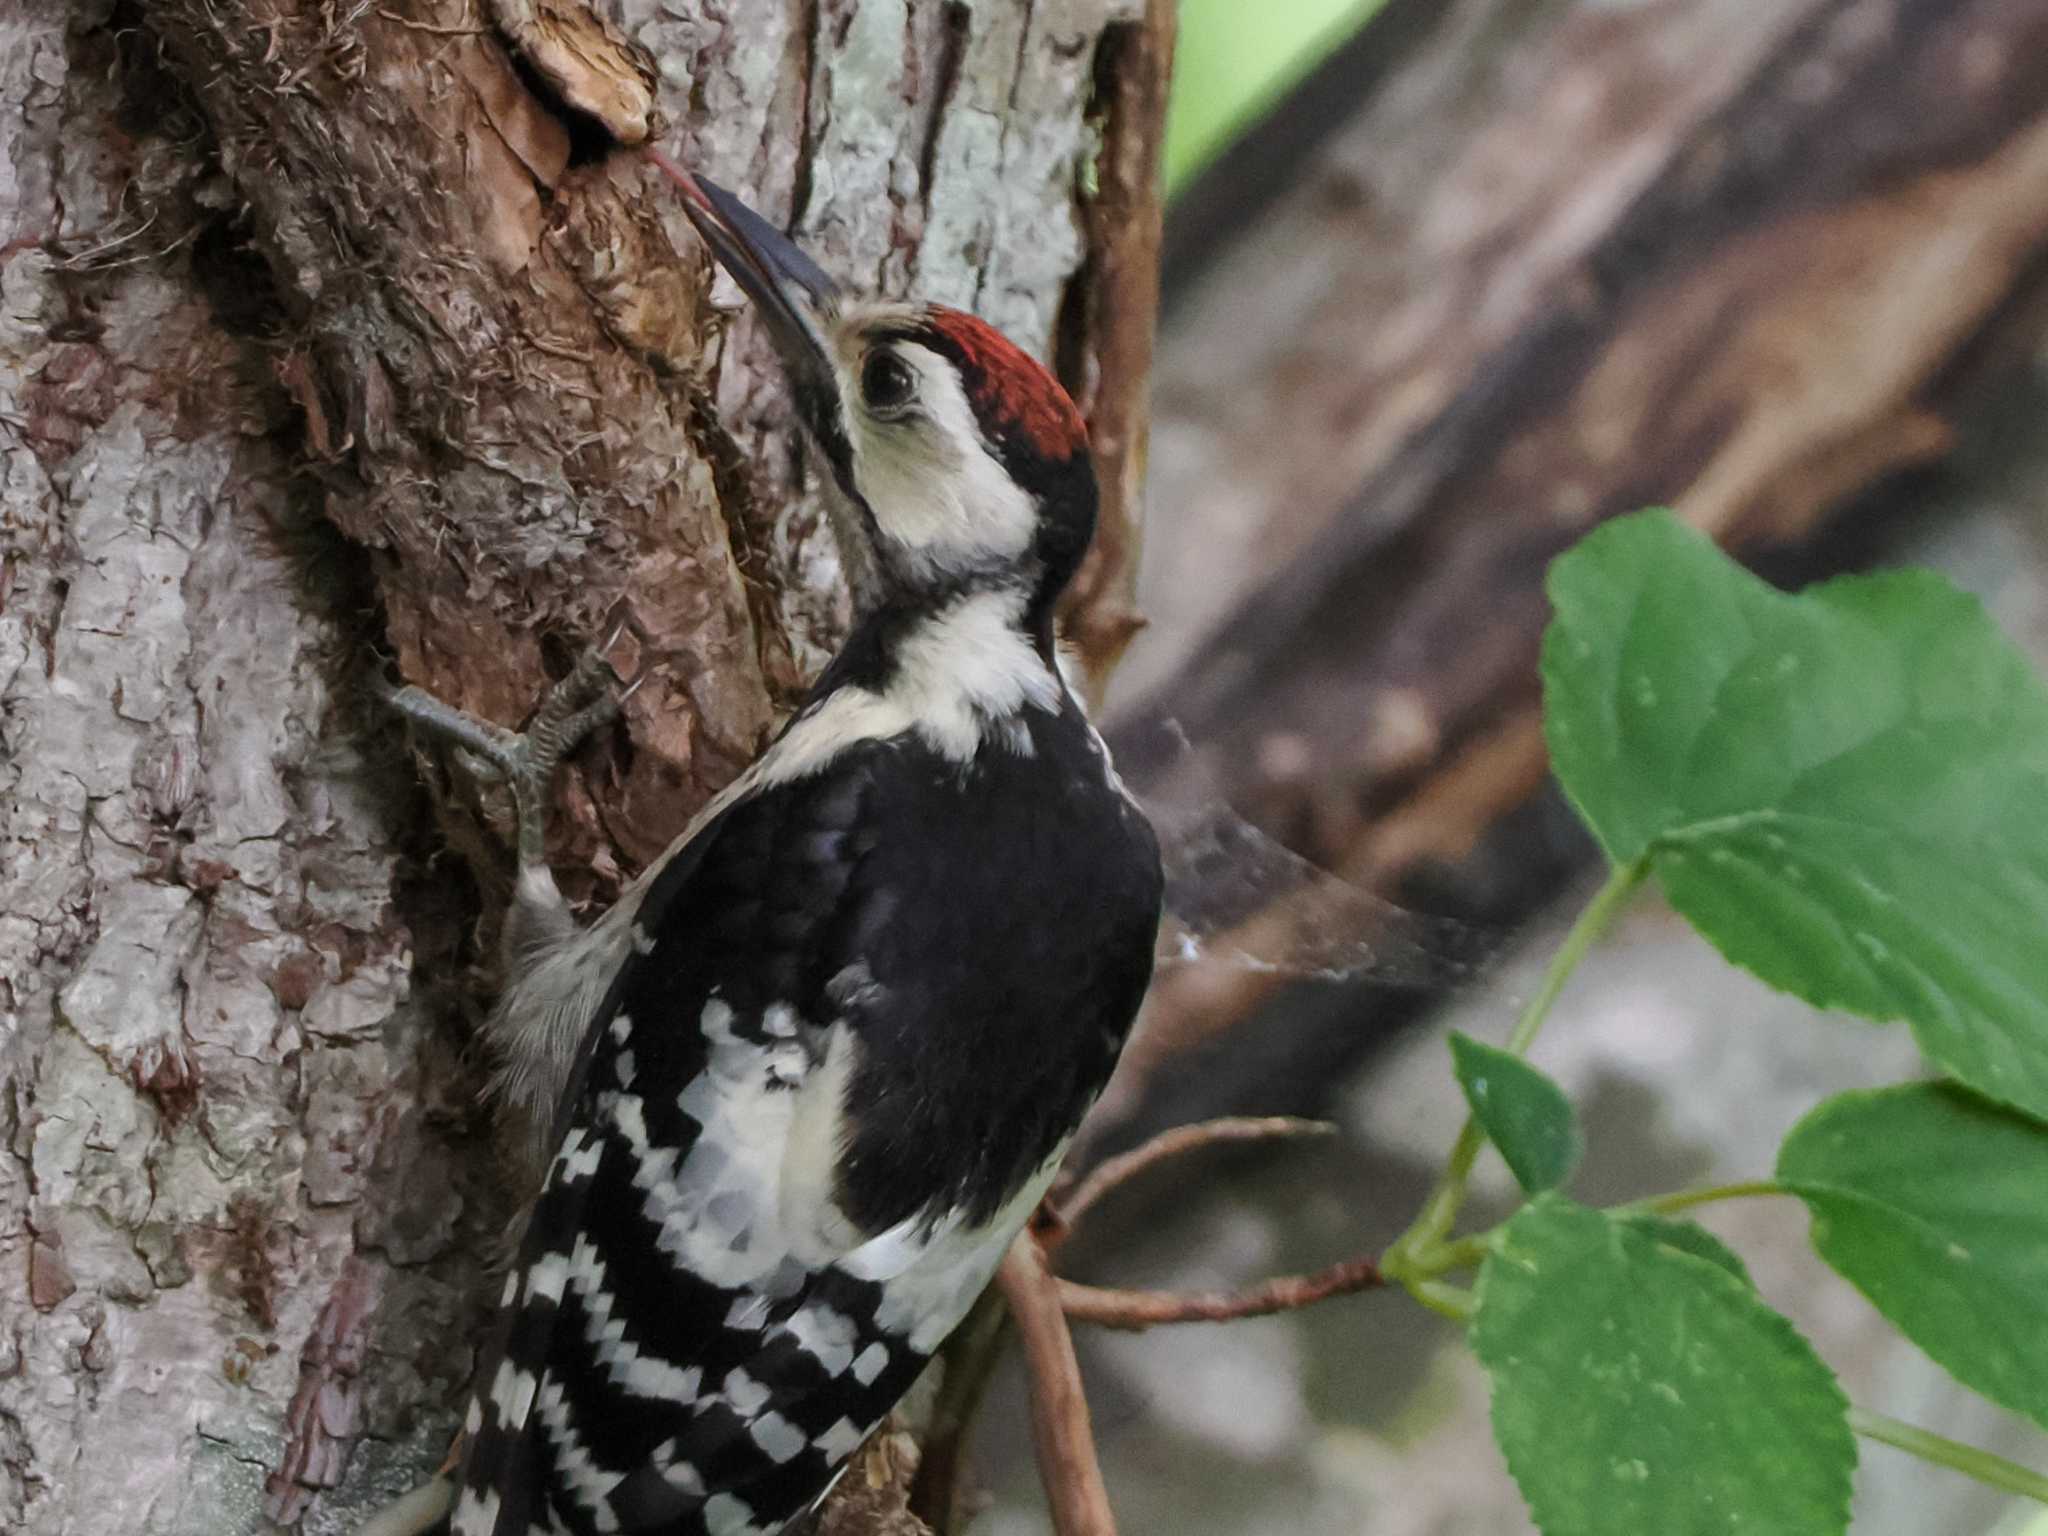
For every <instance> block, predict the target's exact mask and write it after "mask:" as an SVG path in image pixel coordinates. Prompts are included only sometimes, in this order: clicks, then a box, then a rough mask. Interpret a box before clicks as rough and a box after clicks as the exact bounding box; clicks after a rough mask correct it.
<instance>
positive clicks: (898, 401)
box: [860, 352, 917, 412]
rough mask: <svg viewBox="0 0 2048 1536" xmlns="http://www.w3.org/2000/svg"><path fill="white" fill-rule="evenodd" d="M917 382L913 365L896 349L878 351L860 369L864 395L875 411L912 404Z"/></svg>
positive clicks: (871, 354) (869, 405)
mask: <svg viewBox="0 0 2048 1536" xmlns="http://www.w3.org/2000/svg"><path fill="white" fill-rule="evenodd" d="M916 385H917V378H916V375H914V374H913V373H911V371H910V365H909V364H908V363H906V362H904V361H903V359H902V358H900V357H898V356H896V354H895V353H893V352H874V353H870V354H869V356H868V360H867V364H866V366H865V367H863V368H862V369H861V372H860V393H861V398H862V399H864V400H866V401H867V403H868V409H869V410H871V411H882V412H888V411H897V410H901V409H902V408H903V407H904V406H906V405H908V404H909V403H910V396H911V394H912V392H913V391H914V389H915V388H916Z"/></svg>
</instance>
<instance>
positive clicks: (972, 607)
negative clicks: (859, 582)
mask: <svg viewBox="0 0 2048 1536" xmlns="http://www.w3.org/2000/svg"><path fill="white" fill-rule="evenodd" d="M1033 597H1034V594H1033V593H1032V591H1031V590H1030V589H1029V588H1027V587H1025V586H1023V585H1021V584H1017V583H1001V582H988V583H979V584H971V585H967V586H964V587H962V588H961V589H960V590H957V591H954V592H951V593H947V594H943V595H938V596H934V595H933V594H929V593H927V594H925V595H923V596H922V597H920V598H919V599H917V600H915V601H911V600H908V599H905V598H901V597H898V598H896V599H893V600H889V601H884V602H883V603H881V604H879V605H878V606H877V607H875V608H874V609H872V610H871V611H869V612H868V613H866V614H864V615H862V616H861V618H860V619H859V620H858V622H856V624H855V625H854V629H853V632H852V634H850V635H849V636H848V637H847V641H846V644H845V646H843V647H842V648H841V650H840V652H839V654H838V655H837V656H836V657H834V658H833V660H832V664H831V666H829V667H828V668H826V670H825V673H824V675H823V676H822V677H820V678H819V679H818V685H817V688H816V689H815V690H814V692H813V695H812V697H813V698H814V699H817V698H821V697H823V696H824V695H827V694H829V693H831V692H832V691H834V690H841V689H859V690H861V691H862V692H864V693H867V694H871V695H876V696H880V697H883V698H887V699H890V700H892V701H895V702H896V703H898V704H900V705H901V706H902V707H903V708H905V709H906V710H909V711H911V712H913V713H919V712H921V713H925V714H929V715H932V716H934V717H938V716H946V717H952V718H964V717H968V716H972V717H975V718H983V719H993V718H999V717H1003V716H1012V715H1017V714H1019V713H1020V712H1022V711H1023V710H1025V709H1029V708H1038V709H1048V710H1057V709H1059V708H1060V706H1061V702H1062V700H1063V698H1064V695H1065V691H1066V690H1065V684H1064V683H1063V682H1062V680H1061V678H1060V673H1059V667H1058V665H1057V662H1056V660H1055V659H1054V656H1053V652H1052V648H1051V629H1050V624H1049V623H1047V624H1044V625H1042V626H1041V625H1040V624H1038V623H1036V622H1035V616H1034V614H1033V612H1032V610H1033V608H1034V606H1035V605H1034V602H1033Z"/></svg>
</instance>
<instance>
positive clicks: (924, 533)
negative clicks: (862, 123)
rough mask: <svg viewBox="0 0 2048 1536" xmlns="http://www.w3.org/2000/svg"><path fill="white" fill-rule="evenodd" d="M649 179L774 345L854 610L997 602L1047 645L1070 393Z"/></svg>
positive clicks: (1066, 536)
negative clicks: (949, 599) (845, 287)
mask: <svg viewBox="0 0 2048 1536" xmlns="http://www.w3.org/2000/svg"><path fill="white" fill-rule="evenodd" d="M663 169H664V170H666V171H668V173H669V174H670V175H671V176H673V177H674V178H675V179H676V180H677V182H678V183H679V184H680V185H681V186H682V188H683V191H684V194H685V197H686V199H687V201H686V202H685V205H684V206H685V207H686V209H687V210H688V212H689V215H690V219H691V221H692V222H693V223H694V224H695V225H696V226H697V229H698V231H699V233H700V234H702V236H703V237H704V240H705V241H706V243H707V244H709V245H710V247H711V250H712V252H713V254H714V255H716V256H717V258H718V260H719V263H720V264H721V265H722V266H724V268H725V269H726V270H727V271H728V272H730V273H731V274H732V276H733V279H734V280H735V281H736V282H737V283H738V284H739V286H740V287H741V289H743V290H744V291H745V292H746V294H747V296H748V297H749V298H751V299H752V300H753V301H754V303H755V304H756V305H757V306H758V307H759V309H760V312H761V316H762V319H763V320H764V322H765V323H766V325H767V327H768V333H769V335H770V337H772V338H773V341H774V344H775V349H776V351H777V353H778V355H779V356H780V357H781V360H782V364H783V367H784V369H785V370H786V371H787V373H788V376H789V383H790V388H791V391H792V393H793V394H794V396H795V400H796V407H797V414H798V416H799V417H800V418H801V420H802V422H803V425H804V428H805V430H806V431H807V432H808V433H809V435H810V437H811V439H812V441H813V442H815V443H816V444H817V446H818V449H819V452H820V454H821V455H822V457H823V458H824V460H825V463H826V465H827V466H828V467H829V469H830V471H831V475H832V478H833V480H834V482H835V483H836V486H837V489H838V491H839V493H840V498H841V502H842V505H841V506H840V507H839V508H838V509H837V510H838V512H839V514H840V516H839V532H840V535H841V542H842V544H844V543H846V542H848V540H849V538H850V539H851V541H852V542H853V543H854V544H855V545H856V547H855V548H853V549H849V550H846V551H844V554H845V557H846V559H847V562H848V565H849V569H850V574H851V576H852V579H853V582H854V588H855V598H856V601H858V602H859V603H861V604H862V605H863V606H864V607H872V606H874V605H876V604H880V603H905V602H908V603H919V602H923V601H928V600H933V599H940V598H943V597H944V596H946V595H948V594H951V593H954V592H959V591H963V590H968V589H972V588H978V587H997V586H1000V587H1008V588H1012V589H1016V590H1019V591H1020V592H1022V593H1023V595H1024V597H1025V604H1026V607H1025V611H1026V613H1027V615H1028V617H1029V619H1030V621H1031V623H1032V625H1033V627H1034V629H1038V630H1041V631H1042V632H1044V633H1046V634H1048V635H1049V633H1050V623H1051V613H1052V605H1053V601H1054V599H1056V598H1057V597H1058V596H1059V594H1060V591H1061V589H1062V588H1064V587H1065V586H1066V584H1067V581H1068V579H1069V578H1070V577H1072V575H1073V574H1074V571H1075V569H1076V568H1077V567H1078V566H1079V564H1080V562H1081V557H1082V555H1083V554H1084V553H1086V551H1087V548H1088V541H1089V539H1090V538H1091V537H1092V536H1093V534H1094V531H1095V498H1096V489H1095V469H1094V465H1093V463H1092V461H1091V460H1090V458H1089V453H1088V434H1087V430H1086V428H1085V427H1084V426H1083V425H1082V422H1081V414H1080V412H1079V411H1077V410H1076V409H1075V408H1074V402H1073V401H1072V400H1071V399H1069V398H1068V397H1067V392H1066V391H1065V390H1063V389H1061V388H1060V386H1059V384H1058V383H1057V382H1056V381H1055V380H1054V379H1053V377H1052V375H1051V374H1049V373H1048V372H1046V370H1045V369H1044V368H1043V367H1041V366H1040V365H1039V364H1038V363H1037V362H1036V361H1034V360H1033V359H1032V358H1031V357H1030V356H1028V355H1027V354H1026V353H1025V352H1024V351H1023V350H1022V349H1020V348H1019V347H1017V346H1016V345H1015V344H1013V343H1012V342H1011V341H1009V340H1008V338H1006V337H1005V336H1003V334H1002V333H1001V332H999V331H997V330H996V329H994V328H993V327H992V326H990V325H988V324H986V323H985V322H983V321H981V320H977V319H976V318H975V317H974V316H972V315H969V314H964V313H962V312H961V311H959V310H957V309H947V308H945V307H944V306H942V305H937V304H882V303H866V302H855V301H853V300H851V299H849V298H848V297H846V296H845V295H844V294H843V293H842V292H841V290H840V288H839V286H838V284H836V283H834V282H833V281H832V279H831V278H829V277H827V276H826V275H825V273H824V272H823V271H821V270H820V269H819V267H818V265H817V263H815V262H813V261H812V260H811V259H810V258H809V257H808V256H806V255H804V253H803V252H802V251H800V250H798V249H797V247H796V246H795V245H793V244H792V243H791V242H790V241H789V240H788V239H787V238H785V237H784V236H783V235H782V234H780V233H779V232H778V231H776V230H775V229H774V228H772V227H771V226H770V225H769V224H768V223H767V222H766V221H765V220H763V219H762V218H761V217H760V216H759V215H758V214H756V213H754V212H753V211H752V210H751V209H749V208H748V207H747V206H746V205H745V204H744V203H742V202H740V201H739V199H738V198H736V197H734V196H733V195H732V194H731V193H729V192H727V191H725V190H724V189H723V188H721V187H718V186H716V185H714V184H713V183H711V182H708V181H706V180H704V178H702V177H701V176H693V175H691V174H690V173H688V172H686V171H682V170H680V169H679V168H676V167H673V166H669V165H664V166H663Z"/></svg>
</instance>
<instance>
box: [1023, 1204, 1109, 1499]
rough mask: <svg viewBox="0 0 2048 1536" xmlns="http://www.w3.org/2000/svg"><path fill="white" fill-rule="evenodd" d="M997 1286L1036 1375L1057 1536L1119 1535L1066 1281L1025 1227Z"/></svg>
mask: <svg viewBox="0 0 2048 1536" xmlns="http://www.w3.org/2000/svg"><path fill="white" fill-rule="evenodd" d="M996 1284H997V1285H999V1286H1001V1287H1002V1292H1003V1299H1004V1300H1005V1301H1006V1302H1008V1303H1009V1304H1010V1316H1011V1317H1012V1318H1013V1319H1015V1321H1016V1324H1017V1338H1018V1340H1019V1342H1020V1343H1022V1344H1023V1346H1024V1364H1025V1366H1026V1368H1027V1369H1028V1371H1029V1372H1030V1377H1031V1440H1032V1444H1033V1445H1034V1446H1035V1447H1036V1448H1037V1451H1038V1474H1039V1477H1040V1479H1041V1480H1042V1481H1043V1483H1044V1485H1045V1501H1046V1503H1047V1505H1048V1506H1049V1507H1050V1509H1051V1511H1052V1526H1053V1530H1054V1531H1055V1532H1057V1533H1058V1536H1116V1517H1115V1516H1114V1515H1112V1514H1111V1513H1110V1509H1109V1492H1108V1490H1107V1489H1106V1488H1104V1486H1103V1483H1102V1468H1101V1466H1100V1465H1098V1464H1097V1462H1096V1460H1095V1435H1094V1431H1093V1430H1092V1429H1091V1428H1090V1426H1089V1422H1088V1398H1087V1395H1086V1393H1084V1392H1083V1390H1082V1388H1081V1365H1080V1362H1079V1361H1078V1360H1076V1359H1075V1358H1074V1337H1073V1335H1072V1334H1070V1333H1069V1332H1068V1331H1067V1319H1066V1316H1065V1314H1064V1313H1063V1312H1062V1311H1061V1310H1060V1285H1059V1282H1058V1281H1057V1280H1055V1279H1054V1278H1053V1275H1052V1271H1051V1269H1049V1268H1048V1267H1047V1265H1046V1257H1045V1250H1044V1248H1042V1247H1040V1246H1039V1242H1038V1239H1037V1237H1036V1236H1034V1235H1033V1234H1032V1233H1031V1232H1029V1231H1025V1232H1020V1233H1019V1234H1018V1235H1017V1241H1016V1242H1014V1243H1012V1244H1011V1245H1010V1252H1009V1255H1008V1257H1006V1258H1005V1259H1004V1260H1003V1267H1002V1268H1001V1269H1000V1270H998V1271H997V1273H996Z"/></svg>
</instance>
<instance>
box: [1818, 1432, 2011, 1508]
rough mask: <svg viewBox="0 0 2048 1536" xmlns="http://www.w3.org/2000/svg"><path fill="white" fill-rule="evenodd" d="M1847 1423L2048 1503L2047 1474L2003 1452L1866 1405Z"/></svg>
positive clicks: (1986, 1481) (1987, 1482)
mask: <svg viewBox="0 0 2048 1536" xmlns="http://www.w3.org/2000/svg"><path fill="white" fill-rule="evenodd" d="M1849 1427H1850V1428H1851V1429H1853V1430H1854V1431H1855V1432H1856V1433H1857V1434H1859V1435H1861V1436H1863V1438H1864V1439H1866V1440H1876V1441H1880V1442H1881V1443H1883V1444H1885V1445H1889V1446H1895V1447H1896V1448H1897V1449H1899V1450H1902V1451H1905V1452H1908V1453H1909V1454H1911V1455H1914V1456H1918V1457H1919V1458H1920V1459H1921V1460H1922V1461H1931V1462H1933V1463H1934V1464H1935V1465H1936V1466H1941V1467H1947V1468H1949V1469H1950V1470H1951V1471H1954V1472H1960V1473H1962V1474H1963V1476H1965V1477H1974V1478H1975V1479H1976V1480H1977V1481H1978V1482H1980V1483H1983V1484H1985V1485H1987V1486H1989V1487H1992V1488H1997V1489H1999V1490H2000V1491H2002V1492H2005V1493H2017V1494H2019V1495H2021V1496H2022V1497H2025V1498H2029V1499H2034V1500H2036V1501H2037V1502H2039V1503H2042V1504H2048V1477H2043V1476H2042V1475H2041V1474H2040V1473H2039V1472H2036V1471H2034V1469H2033V1468H2031V1467H2023V1466H2021V1465H2020V1464H2019V1463H2018V1462H2016V1461H2007V1460H2006V1459H2005V1458H2004V1457H2003V1456H1994V1455H1992V1454H1991V1452H1989V1451H1980V1450H1978V1449H1977V1447H1976V1446H1974V1445H1964V1444H1963V1443H1962V1442H1961V1441H1959V1440H1951V1439H1949V1438H1948V1436H1946V1435H1937V1434H1935V1433H1934V1432H1933V1431H1931V1430H1925V1429H1916V1428H1915V1427H1914V1426H1913V1425H1911V1424H1902V1423H1900V1422H1899V1421H1898V1420H1897V1419H1893V1418H1887V1417H1886V1416H1885V1415H1884V1414H1881V1413H1872V1412H1871V1411H1870V1410H1869V1409H1868V1408H1851V1409H1850V1410H1849Z"/></svg>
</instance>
